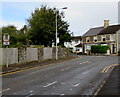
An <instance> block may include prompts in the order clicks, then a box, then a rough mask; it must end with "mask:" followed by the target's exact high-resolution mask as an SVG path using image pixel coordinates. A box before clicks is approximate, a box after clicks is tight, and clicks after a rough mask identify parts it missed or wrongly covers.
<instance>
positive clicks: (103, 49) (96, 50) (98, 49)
mask: <svg viewBox="0 0 120 97" xmlns="http://www.w3.org/2000/svg"><path fill="white" fill-rule="evenodd" d="M108 49H109V46H101V45H92V46H91V52H92V53H107V50H108Z"/></svg>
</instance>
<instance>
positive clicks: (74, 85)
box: [0, 56, 118, 97]
mask: <svg viewBox="0 0 120 97" xmlns="http://www.w3.org/2000/svg"><path fill="white" fill-rule="evenodd" d="M112 64H118V58H117V56H80V57H79V58H78V59H74V60H69V61H64V62H61V63H55V64H50V65H45V66H39V67H37V68H32V69H29V70H23V71H19V72H16V73H15V72H14V73H10V74H7V75H3V76H2V91H0V93H1V94H2V95H3V97H5V95H26V97H30V96H32V95H60V96H63V95H94V94H95V93H96V91H97V89H98V88H99V87H100V85H101V84H102V83H103V82H104V81H106V79H107V78H108V76H109V74H110V72H111V71H112V69H113V68H109V69H108V71H107V72H102V71H103V69H104V68H106V66H109V65H112Z"/></svg>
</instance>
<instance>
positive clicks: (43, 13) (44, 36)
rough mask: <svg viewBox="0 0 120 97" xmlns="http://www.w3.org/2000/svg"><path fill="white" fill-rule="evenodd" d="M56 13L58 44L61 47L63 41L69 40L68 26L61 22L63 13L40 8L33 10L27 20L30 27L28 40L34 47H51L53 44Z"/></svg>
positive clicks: (45, 7) (52, 9) (44, 7)
mask: <svg viewBox="0 0 120 97" xmlns="http://www.w3.org/2000/svg"><path fill="white" fill-rule="evenodd" d="M56 12H57V14H58V17H57V18H58V20H57V21H58V37H59V39H60V43H59V44H60V45H62V46H63V43H64V41H68V40H70V37H71V36H70V34H69V30H68V27H69V24H68V23H67V22H65V21H63V20H62V18H63V17H64V13H63V12H61V13H60V12H59V10H57V9H56V8H49V7H47V6H41V8H40V9H38V8H37V9H35V11H34V12H33V13H32V14H31V17H30V18H29V19H27V22H28V25H29V27H30V36H31V38H30V39H31V41H32V43H33V44H34V45H44V46H52V42H55V32H56V31H55V30H56V25H55V24H56V23H55V16H56Z"/></svg>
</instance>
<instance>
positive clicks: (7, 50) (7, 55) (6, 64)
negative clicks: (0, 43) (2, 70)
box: [6, 46, 9, 68]
mask: <svg viewBox="0 0 120 97" xmlns="http://www.w3.org/2000/svg"><path fill="white" fill-rule="evenodd" d="M6 48H7V51H9V50H8V46H6ZM6 67H7V68H8V53H7V64H6Z"/></svg>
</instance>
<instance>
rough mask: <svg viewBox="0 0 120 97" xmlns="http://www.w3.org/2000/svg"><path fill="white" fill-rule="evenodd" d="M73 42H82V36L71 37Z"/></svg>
mask: <svg viewBox="0 0 120 97" xmlns="http://www.w3.org/2000/svg"><path fill="white" fill-rule="evenodd" d="M71 38H72V40H82V38H81V36H74V37H71Z"/></svg>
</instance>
